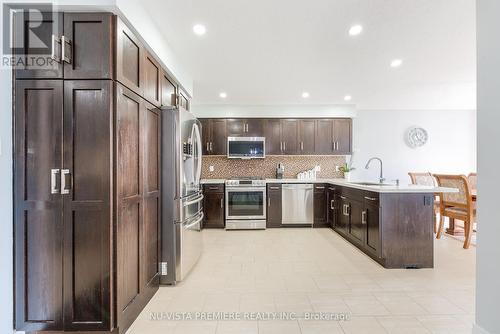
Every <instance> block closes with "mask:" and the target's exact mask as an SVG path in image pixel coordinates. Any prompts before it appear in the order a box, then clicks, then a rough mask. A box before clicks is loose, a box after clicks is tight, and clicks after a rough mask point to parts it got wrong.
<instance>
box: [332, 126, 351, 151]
mask: <svg viewBox="0 0 500 334" xmlns="http://www.w3.org/2000/svg"><path fill="white" fill-rule="evenodd" d="M351 126H352V120H351V119H348V118H345V119H336V120H334V128H333V132H334V137H335V142H336V144H335V145H336V146H335V148H336V150H335V154H350V153H351V152H352V143H351V141H352V137H351Z"/></svg>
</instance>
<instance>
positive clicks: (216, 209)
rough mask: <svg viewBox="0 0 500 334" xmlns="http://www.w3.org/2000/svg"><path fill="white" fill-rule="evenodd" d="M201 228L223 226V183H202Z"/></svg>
mask: <svg viewBox="0 0 500 334" xmlns="http://www.w3.org/2000/svg"><path fill="white" fill-rule="evenodd" d="M203 196H204V199H203V213H204V215H205V217H204V219H203V228H224V227H225V221H224V216H225V215H224V207H225V196H224V184H222V183H220V184H205V185H203Z"/></svg>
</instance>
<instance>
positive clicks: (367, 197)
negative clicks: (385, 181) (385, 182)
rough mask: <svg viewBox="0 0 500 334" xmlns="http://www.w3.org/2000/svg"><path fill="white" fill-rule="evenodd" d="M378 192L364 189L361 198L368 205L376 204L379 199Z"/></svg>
mask: <svg viewBox="0 0 500 334" xmlns="http://www.w3.org/2000/svg"><path fill="white" fill-rule="evenodd" d="M379 195H380V194H379V193H375V192H372V191H365V192H364V193H363V199H364V201H365V203H366V204H370V205H378V204H379V202H380V200H379Z"/></svg>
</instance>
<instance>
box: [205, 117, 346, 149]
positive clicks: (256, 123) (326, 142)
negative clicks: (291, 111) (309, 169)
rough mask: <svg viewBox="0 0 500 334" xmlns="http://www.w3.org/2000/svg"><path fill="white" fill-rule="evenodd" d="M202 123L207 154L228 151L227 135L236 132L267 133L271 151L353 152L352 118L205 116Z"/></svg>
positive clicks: (251, 134)
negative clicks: (223, 117) (217, 117)
mask: <svg viewBox="0 0 500 334" xmlns="http://www.w3.org/2000/svg"><path fill="white" fill-rule="evenodd" d="M222 121H224V122H222ZM202 124H204V128H205V129H206V131H205V134H204V138H205V139H204V141H203V142H204V144H205V146H204V148H203V154H226V151H225V144H226V140H227V139H226V138H227V137H234V136H241V137H265V138H266V154H267V155H345V154H351V152H352V148H351V147H352V143H351V141H352V120H351V119H349V118H331V119H313V118H307V119H306V118H303V119H279V118H269V119H258V118H252V119H245V118H230V119H215V118H214V119H203V120H202ZM214 124H217V127H215V126H214ZM216 143H217V144H216ZM223 144H224V148H223V149H221V147H222V145H223ZM214 147H217V149H215V148H214ZM216 152H217V153H216Z"/></svg>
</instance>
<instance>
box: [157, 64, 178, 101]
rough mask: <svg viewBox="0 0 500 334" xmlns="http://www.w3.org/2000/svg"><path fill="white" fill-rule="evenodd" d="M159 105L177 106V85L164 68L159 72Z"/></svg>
mask: <svg viewBox="0 0 500 334" xmlns="http://www.w3.org/2000/svg"><path fill="white" fill-rule="evenodd" d="M161 105H162V107H175V106H177V85H176V84H175V83H174V81H173V80H172V79H170V77H169V76H168V74H167V72H166V71H165V70H162V73H161Z"/></svg>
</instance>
